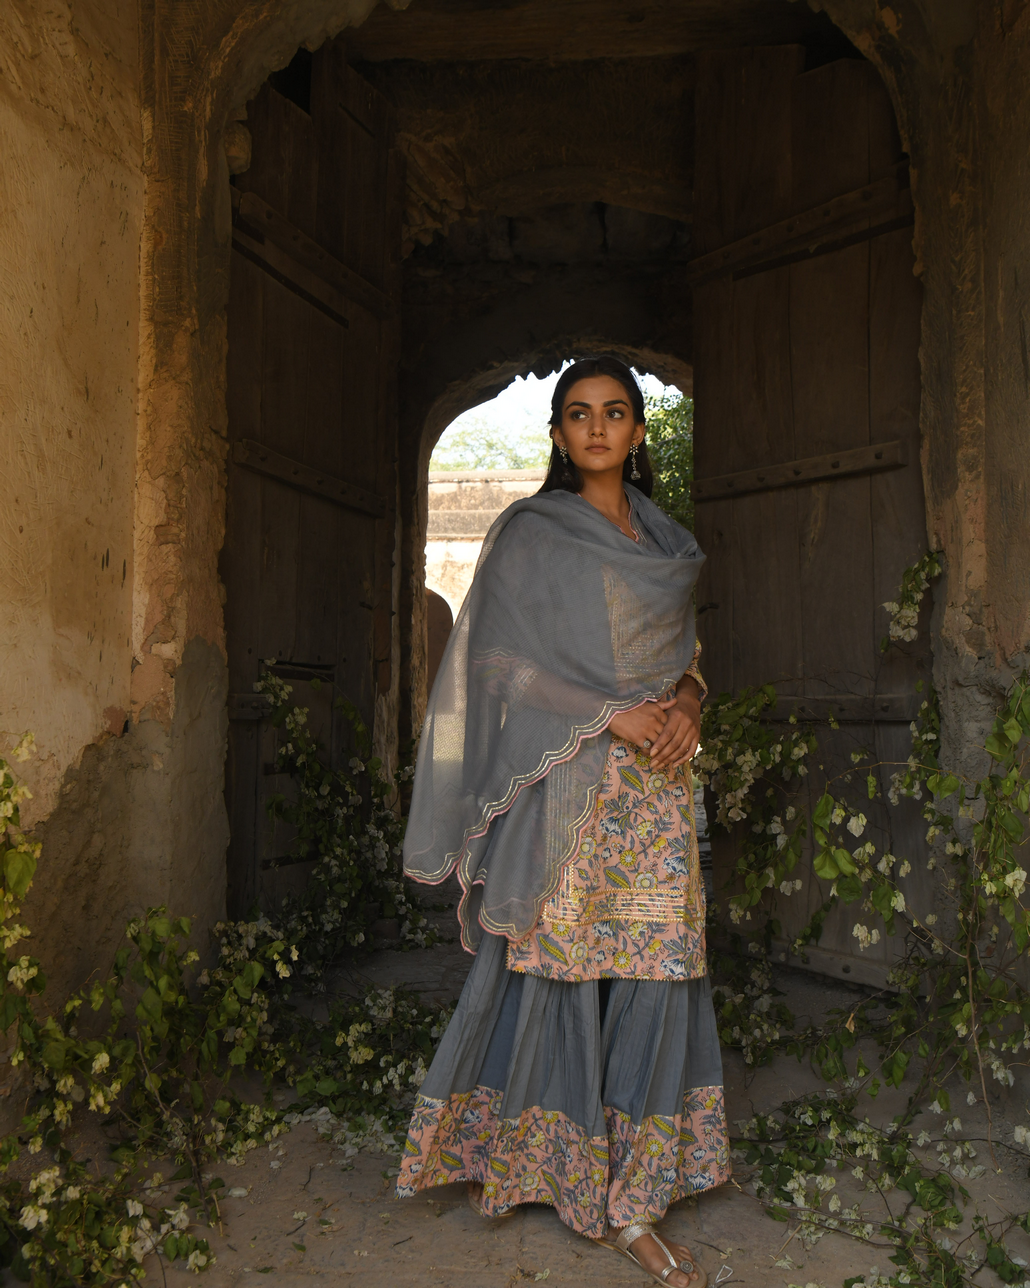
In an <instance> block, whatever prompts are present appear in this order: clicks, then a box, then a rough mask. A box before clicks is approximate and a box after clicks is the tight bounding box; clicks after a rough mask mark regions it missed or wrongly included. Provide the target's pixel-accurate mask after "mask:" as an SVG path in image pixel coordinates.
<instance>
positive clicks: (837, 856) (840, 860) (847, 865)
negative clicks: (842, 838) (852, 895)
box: [833, 849, 858, 876]
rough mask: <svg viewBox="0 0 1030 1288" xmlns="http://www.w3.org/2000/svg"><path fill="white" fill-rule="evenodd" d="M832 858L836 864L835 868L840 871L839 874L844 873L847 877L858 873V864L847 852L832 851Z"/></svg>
mask: <svg viewBox="0 0 1030 1288" xmlns="http://www.w3.org/2000/svg"><path fill="white" fill-rule="evenodd" d="M833 858H834V862H835V863H836V864H837V867H838V868H839V869H840V870H841V872H843V873H845V874H846V875H847V876H854V874H855V873H856V872H857V871H858V864H857V863H856V862H855V860H854V859H853V858H852V857H851V855H850V854H849V853H848V852H847V850H841V849H836V850H834V851H833Z"/></svg>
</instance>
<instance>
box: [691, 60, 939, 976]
mask: <svg viewBox="0 0 1030 1288" xmlns="http://www.w3.org/2000/svg"><path fill="white" fill-rule="evenodd" d="M697 121H698V131H697V158H696V176H697V177H696V190H695V230H696V240H697V245H698V250H699V252H701V254H702V256H703V258H699V259H698V261H697V262H696V276H697V278H698V280H699V282H700V284H699V285H698V286H696V287H695V293H694V313H695V335H696V336H697V342H696V349H695V372H694V388H695V467H696V473H697V476H698V478H699V479H701V480H706V479H716V478H718V477H719V476H722V475H727V474H734V473H737V472H740V471H750V472H751V473H750V474H749V478H750V479H751V482H748V483H747V484H746V486H749V487H750V486H751V485H752V482H753V481H754V476H755V473H756V472H757V471H758V469H759V467H762V466H781V467H782V466H787V465H788V464H790V463H796V462H798V461H801V460H804V459H806V458H811V457H823V458H825V460H826V464H825V466H824V467H823V468H824V469H825V470H832V468H833V464H832V463H833V458H834V456H835V455H836V454H839V453H843V452H848V451H853V450H856V449H860V450H863V451H870V450H871V448H872V447H874V446H875V445H878V444H881V443H891V442H897V443H900V444H901V447H900V453H901V455H900V458H899V459H900V460H901V462H902V463H903V465H902V468H895V469H891V470H890V471H889V472H883V473H871V472H866V473H857V474H854V473H853V474H850V475H846V474H844V473H843V472H842V474H841V475H840V476H838V477H836V478H834V477H833V476H832V474H831V475H830V477H829V478H828V479H819V480H818V481H813V482H811V483H808V484H806V485H803V486H782V484H783V483H789V482H790V480H791V473H790V470H789V469H788V470H786V471H783V470H782V469H781V470H780V471H771V472H770V477H771V478H772V479H773V480H774V481H773V482H770V483H768V484H767V485H766V489H767V490H765V491H761V490H759V491H753V492H750V493H747V494H742V495H739V496H737V497H736V498H735V499H729V498H728V497H727V498H726V499H715V498H716V496H718V497H720V498H722V497H725V496H726V490H725V487H723V485H721V484H720V485H716V484H714V483H713V484H711V485H710V487H709V488H708V490H707V492H704V491H700V492H699V493H698V494H697V510H696V513H697V529H698V537H699V540H700V543H701V545H702V548H703V549H704V550H705V551H706V552H707V554H708V562H707V564H706V567H705V570H704V574H703V577H702V581H701V583H700V586H699V593H698V599H699V606H700V607H701V609H702V610H703V611H701V612H700V615H699V618H698V633H699V636H700V638H701V641H702V644H703V646H704V649H705V663H704V668H705V674H706V677H707V678H708V679H709V681H710V682H711V683H712V687H713V689H715V690H716V691H718V690H719V689H723V688H725V689H730V690H731V691H739V690H740V689H741V688H743V687H744V686H746V685H753V684H760V683H765V682H768V681H774V682H775V683H776V685H777V688H778V690H779V692H780V694H781V696H782V697H783V698H785V699H787V698H791V697H796V698H798V699H799V700H806V699H810V700H811V702H812V703H814V704H815V707H814V709H815V710H817V711H818V710H819V706H818V704H819V700H820V698H823V699H825V698H826V697H829V696H833V695H846V696H847V697H848V698H849V700H851V702H852V705H851V707H850V708H849V710H850V711H851V712H853V713H855V714H856V715H857V716H858V718H859V719H860V720H861V719H865V718H866V716H867V715H868V722H867V723H854V722H849V723H845V724H842V725H841V727H839V728H837V729H834V728H831V727H830V726H829V725H828V724H826V723H823V724H821V725H820V726H819V728H818V738H819V753H818V761H819V764H820V767H821V769H822V770H824V771H825V774H827V775H833V774H836V773H843V772H846V771H847V770H848V768H849V767H850V765H851V763H852V762H851V754H852V752H854V751H858V750H863V751H866V752H868V753H870V754H872V755H874V756H881V755H883V756H887V757H888V758H893V759H895V760H900V761H904V760H905V759H906V757H907V755H908V740H909V733H908V729H907V720H908V719H910V718H911V713H912V712H914V710H915V707H916V706H917V705H918V701H919V696H918V694H917V693H916V692H915V684H916V681H917V679H918V677H919V675H920V673H921V672H925V671H926V669H927V668H928V665H929V657H928V652H927V645H926V643H925V640H923V641H919V642H916V643H914V644H912V645H910V646H906V647H905V648H903V649H898V648H893V649H892V650H891V651H890V653H889V654H888V655H887V657H886V658H885V657H884V655H883V654H882V652H881V650H880V641H881V638H882V636H883V635H884V634H885V631H886V614H885V612H884V610H883V608H882V604H883V603H884V601H886V600H888V599H891V598H893V597H894V595H895V594H896V590H897V586H898V582H899V580H900V577H901V574H902V572H903V570H904V569H905V568H906V567H907V566H909V565H910V564H911V563H912V562H914V561H915V559H917V558H918V557H919V555H920V554H921V553H922V551H923V550H924V549H925V545H926V534H925V520H924V504H923V491H922V479H921V475H920V472H919V468H918V413H919V370H918V344H919V310H920V291H919V286H918V283H917V282H916V281H915V279H914V278H913V276H912V249H911V231H910V229H908V228H900V229H899V228H898V227H897V224H898V222H899V221H898V219H897V218H895V219H894V222H893V223H890V217H891V211H890V210H887V208H886V207H884V208H878V209H877V210H876V212H875V215H874V216H873V217H869V216H868V214H867V213H866V211H865V210H864V209H862V207H861V203H857V202H853V204H852V205H851V206H848V205H847V201H850V200H852V198H851V197H849V196H848V194H853V193H855V190H856V189H859V188H862V187H863V185H868V184H870V183H872V182H874V181H883V180H885V178H886V179H889V180H890V185H891V187H892V191H897V188H898V185H897V184H896V182H895V180H894V179H893V178H891V176H894V175H896V174H897V167H898V165H899V162H900V161H901V160H902V158H901V154H900V145H899V142H898V137H897V131H896V128H895V126H894V121H893V113H892V112H891V108H890V103H889V99H888V97H887V94H886V91H885V90H884V88H883V86H882V84H881V83H880V81H879V79H878V77H877V76H876V73H875V71H874V69H873V68H872V67H871V66H870V65H869V64H866V63H863V62H859V61H848V62H840V63H834V64H830V65H828V66H825V67H822V68H819V69H817V70H816V71H812V72H807V73H803V72H802V71H801V64H800V60H799V51H797V50H781V51H769V50H762V51H753V50H740V51H732V52H720V53H717V54H711V55H708V54H706V55H703V56H702V57H701V58H700V59H699V78H698V90H697ZM785 121H786V125H785V124H784V122H785ZM745 136H746V137H745ZM756 139H757V140H760V141H764V142H765V144H766V145H767V146H769V147H771V148H772V149H773V152H772V155H769V156H764V157H763V156H760V155H759V154H758V152H757V151H756V147H755V140H756ZM716 153H717V155H715V154H716ZM877 191H878V190H877ZM835 201H836V202H839V205H835V206H833V208H834V209H838V208H839V209H840V210H842V211H844V212H845V213H844V214H842V215H841V216H840V218H839V219H838V224H837V225H836V226H835V227H839V228H844V229H845V230H846V231H847V233H848V236H849V237H850V238H851V239H852V241H851V244H848V245H845V246H843V247H840V248H836V249H834V248H833V247H832V245H831V246H827V245H825V244H824V245H822V246H820V244H819V241H818V236H819V235H820V233H819V230H818V229H817V228H816V222H817V221H813V220H812V219H811V216H810V214H806V213H805V212H812V211H813V210H815V209H816V208H818V207H819V203H824V204H827V203H829V204H832V203H834V202H835ZM898 202H899V208H902V209H903V202H902V201H901V198H900V197H899V198H898ZM885 211H886V213H885ZM847 212H850V213H847ZM856 212H857V213H856ZM801 214H804V215H805V218H807V219H809V220H810V222H811V223H812V227H813V229H814V230H815V231H813V233H812V237H813V238H814V239H815V240H812V241H811V242H810V243H809V244H802V243H800V242H798V241H797V240H796V238H795V240H793V241H792V240H791V239H790V228H789V227H788V225H789V223H790V220H789V219H788V216H791V217H793V216H797V215H801ZM834 218H838V217H837V216H836V215H835V216H834ZM841 220H843V222H840V221H841ZM881 224H884V225H885V226H887V227H888V231H887V232H886V233H883V232H881V228H880V225H881ZM742 237H747V238H748V239H749V241H748V242H747V243H745V248H746V246H747V245H760V246H761V247H762V256H759V257H758V258H755V256H754V254H752V255H751V258H750V259H746V258H744V259H742V258H741V256H742V254H743V251H742V249H741V247H740V245H739V239H740V238H742ZM735 242H736V243H738V245H737V246H736V247H735V248H734V249H732V250H730V249H726V251H725V254H722V255H720V248H731V247H733V245H734V243H735ZM780 244H782V245H783V246H784V247H785V248H786V249H785V251H784V252H783V253H779V254H778V253H777V250H776V247H777V245H780ZM763 256H764V258H763ZM720 263H722V264H724V265H726V267H725V268H722V269H720ZM735 266H736V267H735ZM867 460H868V462H869V465H868V468H869V469H875V468H877V467H876V466H875V463H874V461H875V458H872V457H871V456H870V457H869V458H867ZM905 461H907V463H904V462H905ZM861 468H862V469H866V468H867V466H866V465H863V466H862V467H861ZM726 486H727V487H728V486H729V485H728V484H727V485H726ZM740 486H742V487H743V486H745V484H744V483H743V481H741V483H740ZM719 488H722V490H721V491H720V490H719ZM709 497H710V498H712V499H707V498H709ZM880 695H887V696H889V697H890V698H891V702H890V704H889V705H890V710H891V712H894V713H896V714H895V715H894V716H893V717H892V718H894V719H895V720H896V721H898V722H897V723H890V722H889V720H888V717H887V716H882V717H880V716H877V718H876V719H873V712H874V711H880V710H883V708H882V707H880V706H878V705H877V704H875V703H874V701H873V699H874V697H879V696H880ZM899 695H900V696H899ZM861 699H864V700H865V706H864V707H859V706H856V705H855V701H856V700H861ZM780 718H783V717H782V715H781V716H780ZM889 773H890V771H889V770H887V772H886V773H885V774H884V775H883V779H884V782H883V784H882V785H883V787H884V788H886V787H887V785H888V783H887V781H886V780H887V779H889ZM822 779H823V774H822V773H819V774H815V775H813V778H812V779H810V780H808V781H807V782H806V784H805V786H804V788H803V789H802V795H803V796H804V797H805V798H809V797H811V796H812V795H813V794H818V793H820V792H821V790H822V787H821V783H822ZM808 803H809V805H811V804H812V803H814V802H813V801H812V800H811V799H808ZM863 809H864V812H865V813H866V815H867V817H868V819H869V824H868V829H867V835H868V836H870V837H872V838H874V839H877V840H879V841H881V842H882V843H883V844H884V845H885V846H888V847H889V846H890V845H892V844H893V845H895V846H899V845H903V846H904V847H905V852H906V853H908V854H909V856H910V857H911V858H912V860H913V871H912V872H911V873H910V874H909V876H908V877H907V878H906V880H907V881H908V882H909V886H906V887H905V888H906V892H907V890H908V889H909V888H911V890H912V898H913V900H921V899H928V898H929V892H928V889H924V887H925V886H926V878H925V862H923V858H924V857H925V842H924V839H923V835H922V831H923V828H922V827H921V820H920V818H919V813H918V809H917V808H913V806H912V803H911V802H902V804H901V805H899V806H898V807H892V806H890V805H889V803H887V802H886V801H885V800H881V801H876V802H871V803H868V804H864V805H863ZM714 840H715V843H714V845H713V858H714V861H715V866H716V873H717V877H718V876H719V874H720V873H721V876H722V879H725V878H726V876H727V875H728V874H729V873H730V872H732V864H733V861H734V857H735V842H734V840H733V839H732V838H725V837H724V838H719V837H716V838H714ZM917 869H918V871H917ZM827 890H828V887H827V886H826V885H825V884H824V883H821V882H819V881H818V880H816V879H815V878H814V876H812V874H811V873H810V872H809V873H808V874H807V875H806V876H805V886H804V888H803V889H802V891H801V892H800V894H799V895H798V896H795V897H793V898H791V899H782V898H781V899H778V900H777V904H776V915H777V917H779V918H780V920H781V922H782V924H783V935H784V939H785V940H786V941H788V942H789V941H790V939H792V938H793V937H794V936H795V935H796V934H797V932H798V931H800V930H801V929H802V927H803V926H804V925H805V924H806V922H807V921H808V919H809V917H810V916H811V915H812V913H814V912H815V911H816V910H817V909H818V908H819V907H820V906H821V904H822V903H823V901H824V899H825V898H826V895H827ZM854 921H855V917H854V909H853V908H846V907H838V908H837V909H835V910H834V911H833V912H832V913H831V914H830V916H829V917H828V918H827V921H826V925H825V928H824V931H823V935H822V939H821V942H820V946H819V948H818V950H817V951H815V952H813V953H812V954H811V962H812V965H813V966H814V968H815V969H820V970H829V971H831V973H834V974H838V973H839V974H843V975H851V977H852V978H854V979H869V980H871V979H876V980H882V978H883V974H884V972H885V971H886V969H887V966H888V965H889V963H890V960H891V958H892V954H893V946H892V945H891V944H890V943H887V942H883V943H881V944H880V945H878V946H877V947H876V948H874V949H870V950H867V951H866V952H865V953H864V954H862V955H859V953H858V948H857V944H856V942H855V940H854V939H853V937H852V936H851V928H852V925H853V924H854Z"/></svg>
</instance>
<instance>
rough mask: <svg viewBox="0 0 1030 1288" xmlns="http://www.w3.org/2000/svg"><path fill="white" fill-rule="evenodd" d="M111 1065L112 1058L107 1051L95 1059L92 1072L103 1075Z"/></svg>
mask: <svg viewBox="0 0 1030 1288" xmlns="http://www.w3.org/2000/svg"><path fill="white" fill-rule="evenodd" d="M110 1063H111V1057H110V1056H109V1055H108V1054H107V1052H106V1051H101V1052H100V1053H99V1054H98V1055H95V1056H94V1057H93V1065H92V1072H93V1073H103V1072H104V1070H105V1069H106V1068H107V1067H108V1065H109V1064H110Z"/></svg>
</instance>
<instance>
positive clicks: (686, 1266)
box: [601, 1221, 708, 1288]
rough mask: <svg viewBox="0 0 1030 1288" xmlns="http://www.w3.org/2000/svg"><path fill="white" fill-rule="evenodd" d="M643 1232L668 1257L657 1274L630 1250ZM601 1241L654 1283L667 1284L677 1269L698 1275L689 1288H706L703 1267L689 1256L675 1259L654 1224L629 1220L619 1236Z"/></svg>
mask: <svg viewBox="0 0 1030 1288" xmlns="http://www.w3.org/2000/svg"><path fill="white" fill-rule="evenodd" d="M645 1234H649V1235H650V1236H651V1238H652V1239H654V1241H655V1243H657V1244H658V1246H659V1248H661V1250H662V1251H663V1252H664V1253H665V1255H666V1256H667V1257H668V1259H669V1264H668V1265H667V1266H664V1267H663V1268H662V1269H661V1270H660V1271H659V1272H658V1274H654V1273H653V1272H652V1271H650V1270H648V1268H647V1267H646V1266H645V1265H644V1264H643V1263H642V1262H641V1261H639V1260H638V1259H637V1258H636V1257H635V1256H634V1255H633V1253H632V1252H631V1251H630V1245H631V1244H634V1243H636V1241H637V1240H638V1239H639V1238H640V1237H641V1236H642V1235H645ZM601 1242H602V1243H603V1244H605V1245H606V1246H607V1247H609V1248H611V1249H612V1251H613V1252H621V1253H622V1255H623V1256H624V1257H629V1259H630V1261H632V1262H633V1263H634V1265H636V1266H639V1267H640V1269H641V1270H643V1272H644V1273H645V1274H648V1275H650V1276H651V1278H652V1279H653V1280H654V1281H655V1283H656V1284H668V1282H669V1276H670V1275H671V1274H672V1273H673V1271H675V1270H679V1271H680V1272H681V1274H685V1275H688V1276H689V1275H697V1276H698V1279H697V1282H696V1283H693V1284H691V1285H690V1288H708V1274H707V1272H706V1271H705V1270H704V1269H703V1267H701V1266H699V1265H697V1264H696V1262H693V1261H691V1260H690V1258H689V1257H684V1258H683V1260H682V1261H677V1260H676V1258H675V1257H674V1256H673V1255H672V1253H671V1252H670V1251H669V1249H668V1248H667V1247H666V1246H665V1244H664V1243H663V1242H662V1241H661V1239H659V1237H658V1235H657V1234H655V1231H654V1226H653V1225H650V1224H649V1223H648V1222H646V1221H631V1222H630V1223H629V1225H627V1226H626V1227H625V1228H624V1229H623V1230H621V1231H620V1232H619V1237H618V1238H617V1239H615V1240H614V1241H612V1240H611V1239H602V1240H601Z"/></svg>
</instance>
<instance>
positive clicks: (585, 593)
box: [404, 487, 704, 951]
mask: <svg viewBox="0 0 1030 1288" xmlns="http://www.w3.org/2000/svg"><path fill="white" fill-rule="evenodd" d="M626 491H627V495H628V496H629V499H630V504H631V507H632V522H633V526H634V529H635V531H636V532H637V534H638V536H639V538H640V540H639V542H634V541H632V540H631V539H630V538H629V537H627V536H626V535H625V534H624V533H622V532H621V531H620V530H619V529H618V528H617V527H616V526H615V525H614V524H613V523H610V522H609V521H608V520H607V519H606V518H605V517H604V516H603V515H602V514H601V513H600V511H598V510H596V509H595V508H594V507H593V506H592V505H590V504H589V503H588V502H586V501H584V500H583V499H582V497H579V496H576V495H575V494H573V493H571V492H562V491H555V492H544V493H538V494H537V495H535V496H531V497H526V498H524V499H522V500H520V501H516V502H515V503H514V504H513V505H510V506H509V507H508V508H507V509H506V510H505V511H504V513H503V514H501V515H500V516H499V518H498V519H497V521H496V522H495V523H494V525H493V527H492V528H491V529H490V531H489V533H488V534H487V537H486V540H485V541H484V543H483V550H482V553H481V554H480V557H479V563H478V565H477V568H476V575H475V580H474V581H473V583H472V587H471V589H470V590H469V593H468V595H467V597H466V599H465V602H464V604H463V605H462V607H461V611H460V612H459V614H458V619H457V621H456V622H455V624H454V628H453V630H452V632H451V636H450V639H449V641H448V644H447V649H446V651H445V653H444V656H443V659H442V661H441V664H440V670H439V673H438V674H437V678H436V683H435V684H434V686H433V692H432V694H431V696H430V699H429V706H428V710H427V712H426V721H425V725H424V726H423V730H422V736H421V740H420V744H419V753H418V761H417V765H416V770H415V783H414V789H413V792H412V800H411V809H410V812H409V817H408V827H407V833H406V835H405V841H404V870H405V872H406V873H407V875H408V876H409V877H411V878H413V879H414V880H416V881H423V882H429V883H432V884H435V883H438V882H440V881H443V880H445V879H446V878H447V877H448V876H450V874H451V873H452V872H454V871H455V869H457V872H458V876H459V880H460V882H461V886H462V891H463V896H462V899H461V903H460V906H459V913H458V915H459V920H460V921H461V927H462V943H463V944H464V946H465V947H466V948H467V949H469V950H470V951H475V948H476V947H477V945H478V943H479V939H480V933H481V930H485V931H487V932H489V933H491V934H497V935H506V936H508V937H509V938H511V939H516V940H517V939H521V938H523V937H524V936H525V935H527V934H529V932H530V931H531V930H532V929H533V927H534V926H535V925H536V923H537V921H538V919H539V916H540V910H541V908H542V907H543V905H544V903H546V901H547V900H548V899H549V898H550V896H551V895H552V894H553V893H554V891H555V890H556V889H557V886H558V882H559V881H560V879H561V875H562V872H563V870H564V868H565V865H566V864H567V863H568V862H569V861H570V859H571V858H572V857H573V855H574V853H575V850H576V845H577V842H578V838H579V834H580V831H581V829H582V827H583V825H584V824H585V823H586V822H587V820H588V819H589V817H590V814H591V811H592V810H593V807H594V802H595V800H596V796H597V790H598V787H599V785H600V782H601V778H602V776H603V773H604V767H605V758H606V756H607V752H608V744H609V735H608V733H607V726H608V722H609V721H610V720H611V718H612V716H613V715H615V714H616V713H617V712H620V711H628V710H630V709H632V708H633V707H636V706H639V705H640V704H641V703H643V702H646V701H649V700H653V699H657V698H659V697H661V696H662V694H664V693H666V692H667V691H668V690H669V688H670V687H671V686H672V685H674V684H675V683H676V682H677V680H679V678H680V677H681V676H682V675H683V673H684V672H685V671H686V669H687V668H688V666H689V665H690V663H691V659H692V657H693V653H694V642H695V638H694V614H693V607H692V603H691V592H692V591H693V588H694V584H695V582H696V581H697V576H698V573H699V571H700V568H701V565H702V563H703V562H704V555H703V554H702V553H701V551H700V550H699V549H698V546H697V542H696V541H695V540H694V538H693V536H691V534H690V533H689V532H687V531H686V530H685V529H684V528H681V527H680V526H679V524H677V523H675V522H674V521H673V520H672V519H670V518H669V517H668V516H667V515H665V514H663V513H662V511H661V510H659V509H658V507H657V506H656V505H654V504H653V503H652V502H651V501H649V500H648V499H647V498H646V497H645V496H643V494H642V493H640V492H638V491H637V490H636V489H635V488H633V487H627V489H626Z"/></svg>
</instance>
